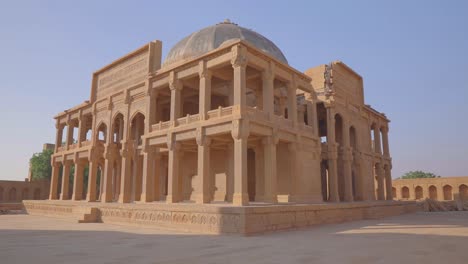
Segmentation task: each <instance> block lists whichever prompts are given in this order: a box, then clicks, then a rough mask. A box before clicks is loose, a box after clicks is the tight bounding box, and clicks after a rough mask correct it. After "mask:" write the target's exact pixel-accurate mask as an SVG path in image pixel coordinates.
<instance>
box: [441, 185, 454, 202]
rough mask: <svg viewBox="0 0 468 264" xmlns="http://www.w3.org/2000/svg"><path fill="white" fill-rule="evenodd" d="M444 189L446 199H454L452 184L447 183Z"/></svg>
mask: <svg viewBox="0 0 468 264" xmlns="http://www.w3.org/2000/svg"><path fill="white" fill-rule="evenodd" d="M443 191H444V200H453V195H452V186H450V185H445V186H444V188H443Z"/></svg>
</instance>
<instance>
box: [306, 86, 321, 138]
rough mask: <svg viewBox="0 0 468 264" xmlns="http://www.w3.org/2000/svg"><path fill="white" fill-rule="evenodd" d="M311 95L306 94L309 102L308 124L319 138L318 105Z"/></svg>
mask: <svg viewBox="0 0 468 264" xmlns="http://www.w3.org/2000/svg"><path fill="white" fill-rule="evenodd" d="M313 100H314V99H313V97H312V95H311V94H306V101H307V124H308V125H309V126H311V127H313V129H314V135H316V136H319V133H318V122H317V119H316V118H317V105H316V103H315V102H314V101H313Z"/></svg>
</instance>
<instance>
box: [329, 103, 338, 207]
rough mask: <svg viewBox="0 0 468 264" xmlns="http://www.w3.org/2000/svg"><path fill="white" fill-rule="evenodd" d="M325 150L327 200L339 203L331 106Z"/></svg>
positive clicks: (333, 114) (333, 120)
mask: <svg viewBox="0 0 468 264" xmlns="http://www.w3.org/2000/svg"><path fill="white" fill-rule="evenodd" d="M327 148H328V184H329V188H328V192H329V197H328V200H329V201H330V202H339V201H340V196H339V194H338V168H337V159H338V153H337V146H336V143H335V113H334V111H333V109H332V108H331V106H327Z"/></svg>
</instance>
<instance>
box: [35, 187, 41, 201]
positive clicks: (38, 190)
mask: <svg viewBox="0 0 468 264" xmlns="http://www.w3.org/2000/svg"><path fill="white" fill-rule="evenodd" d="M40 199H41V189H39V188H36V189H34V200H40Z"/></svg>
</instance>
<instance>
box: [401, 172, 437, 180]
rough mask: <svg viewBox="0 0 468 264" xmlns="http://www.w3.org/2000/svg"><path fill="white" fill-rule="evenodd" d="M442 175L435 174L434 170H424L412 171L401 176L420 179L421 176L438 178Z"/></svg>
mask: <svg viewBox="0 0 468 264" xmlns="http://www.w3.org/2000/svg"><path fill="white" fill-rule="evenodd" d="M438 177H440V176H437V175H435V174H434V173H432V172H424V171H419V170H418V171H410V172H407V173H405V174H404V175H403V176H401V178H402V179H419V178H438Z"/></svg>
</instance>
